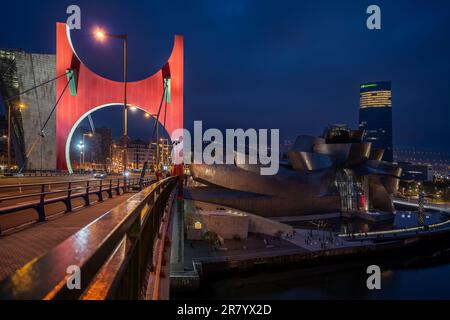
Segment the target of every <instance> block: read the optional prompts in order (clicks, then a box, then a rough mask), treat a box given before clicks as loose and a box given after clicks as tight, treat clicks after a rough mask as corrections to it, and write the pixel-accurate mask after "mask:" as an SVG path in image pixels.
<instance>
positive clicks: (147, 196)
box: [0, 177, 178, 300]
mask: <svg viewBox="0 0 450 320" xmlns="http://www.w3.org/2000/svg"><path fill="white" fill-rule="evenodd" d="M177 181H178V180H177V178H176V177H170V178H167V179H165V180H161V181H159V182H155V183H154V184H152V185H150V186H149V187H147V188H145V189H144V190H142V191H141V192H139V193H137V194H135V195H134V196H132V197H131V198H129V199H128V200H127V201H125V202H124V203H122V204H120V205H119V206H117V207H115V208H113V209H112V210H110V211H108V212H107V213H105V214H104V215H103V216H101V217H100V218H98V219H97V220H95V221H94V222H92V223H91V224H89V225H87V226H86V227H84V228H83V229H81V230H80V231H78V232H77V233H75V234H74V235H72V236H71V237H69V238H68V239H66V240H65V241H63V242H62V243H60V244H59V245H58V246H56V247H55V248H54V249H52V250H51V251H49V252H48V253H47V254H46V255H44V256H41V257H40V258H38V259H36V260H32V261H30V262H29V263H27V264H26V265H24V266H23V267H22V268H20V269H19V270H17V271H16V272H15V273H13V274H11V275H10V276H9V277H8V278H6V279H5V280H3V281H2V282H1V283H0V300H2V299H88V300H90V299H95V300H102V299H142V298H145V297H146V292H147V286H148V283H149V281H148V279H149V275H150V274H152V273H155V272H156V271H157V268H158V266H157V265H155V263H154V255H158V256H159V253H155V252H154V251H153V250H154V248H155V243H156V242H157V241H158V239H160V238H161V237H162V236H163V234H162V233H161V226H162V225H163V224H167V216H165V214H164V213H165V212H167V211H168V210H170V204H171V203H172V202H173V199H174V195H175V193H176V191H177V188H176V186H177ZM72 270H75V271H72ZM72 272H73V273H72ZM77 277H78V278H77ZM77 279H79V280H80V284H81V286H80V288H79V289H77V288H76V287H75V288H73V289H70V288H72V287H71V286H68V285H67V283H72V284H74V285H75V284H76V283H77ZM72 281H73V282H72Z"/></svg>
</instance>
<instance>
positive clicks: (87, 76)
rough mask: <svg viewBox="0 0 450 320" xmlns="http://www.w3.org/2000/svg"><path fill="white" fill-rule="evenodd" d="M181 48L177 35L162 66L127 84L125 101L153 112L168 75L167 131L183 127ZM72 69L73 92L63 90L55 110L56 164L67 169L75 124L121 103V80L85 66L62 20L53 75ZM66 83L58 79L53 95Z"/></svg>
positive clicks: (57, 38) (57, 95)
mask: <svg viewBox="0 0 450 320" xmlns="http://www.w3.org/2000/svg"><path fill="white" fill-rule="evenodd" d="M183 47H184V39H183V37H182V36H178V35H176V36H175V42H174V46H173V49H172V53H171V55H170V57H169V60H168V61H167V63H166V64H165V65H164V67H163V68H162V69H160V70H159V71H158V72H156V73H155V74H153V75H151V76H150V77H148V78H146V79H143V80H140V81H135V82H128V83H127V103H128V104H129V105H133V106H138V107H139V108H141V109H143V110H144V111H146V112H148V113H150V114H156V113H157V112H158V108H159V104H160V101H161V97H162V94H163V90H164V89H163V79H164V78H167V77H170V87H171V88H170V91H171V99H170V100H171V101H170V103H169V102H168V103H167V118H166V130H167V132H168V133H169V134H172V132H173V131H174V130H175V129H178V128H183ZM74 68H75V69H77V71H78V85H77V92H76V95H75V96H72V95H70V93H69V90H67V89H66V91H65V92H64V94H63V96H62V98H61V101H60V102H59V104H58V107H57V109H56V165H57V168H58V169H59V170H69V171H72V169H71V165H70V156H69V147H70V140H71V138H72V134H73V131H74V130H75V128H76V126H77V125H78V123H79V122H80V121H81V120H82V119H83V118H84V117H86V116H87V115H88V114H89V113H91V112H93V111H94V110H96V109H99V108H102V107H106V106H108V105H113V104H123V82H117V81H111V80H109V79H106V78H104V77H102V76H99V75H97V74H96V73H95V72H93V71H92V70H90V69H89V68H88V67H86V66H85V65H84V64H83V62H82V61H81V60H80V59H79V57H78V56H77V54H76V52H75V50H74V48H73V46H72V42H71V39H70V29H69V28H68V26H67V25H66V24H65V23H57V24H56V75H57V76H58V75H62V74H64V73H66V71H67V69H74ZM66 84H67V78H65V77H61V78H59V79H58V80H57V83H56V98H58V97H59V96H60V95H61V94H62V92H63V90H64V87H65V86H66ZM178 169H180V168H178Z"/></svg>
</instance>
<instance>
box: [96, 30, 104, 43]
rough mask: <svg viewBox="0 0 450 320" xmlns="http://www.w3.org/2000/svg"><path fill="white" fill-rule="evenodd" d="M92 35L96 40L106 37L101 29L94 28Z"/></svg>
mask: <svg viewBox="0 0 450 320" xmlns="http://www.w3.org/2000/svg"><path fill="white" fill-rule="evenodd" d="M94 37H95V39H97V40H98V41H104V40H105V39H106V33H105V31H103V30H102V29H96V30H95V31H94Z"/></svg>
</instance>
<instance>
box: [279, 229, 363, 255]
mask: <svg viewBox="0 0 450 320" xmlns="http://www.w3.org/2000/svg"><path fill="white" fill-rule="evenodd" d="M294 230H295V233H294V234H293V235H292V236H289V237H286V236H283V239H284V240H286V241H289V242H291V243H293V244H295V245H297V246H299V247H301V248H303V249H306V250H308V251H321V250H327V249H338V248H349V247H360V246H364V245H369V244H371V243H372V242H371V241H345V240H343V239H341V238H339V237H338V235H337V234H336V233H335V232H329V231H317V230H308V229H294Z"/></svg>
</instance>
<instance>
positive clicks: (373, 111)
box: [359, 81, 393, 162]
mask: <svg viewBox="0 0 450 320" xmlns="http://www.w3.org/2000/svg"><path fill="white" fill-rule="evenodd" d="M359 128H360V130H364V138H363V140H364V141H367V142H370V143H372V148H373V150H380V149H383V150H384V155H383V158H382V160H384V161H389V162H392V161H393V150H392V149H393V145H392V94H391V83H390V82H387V81H386V82H372V83H366V84H362V85H361V86H360V98H359Z"/></svg>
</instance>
